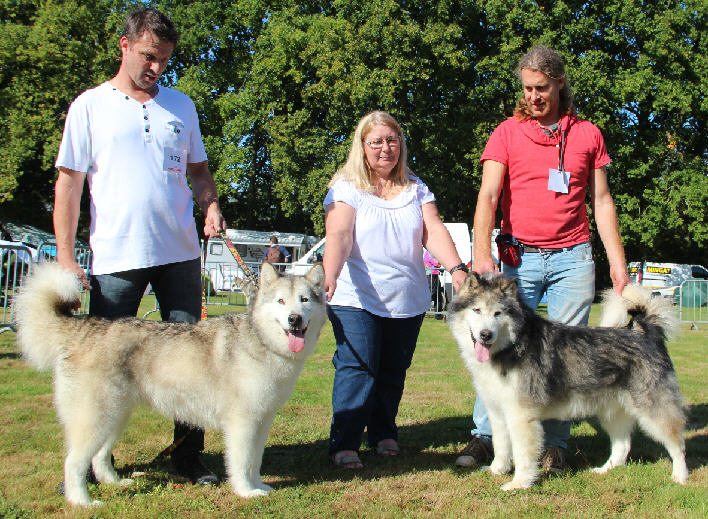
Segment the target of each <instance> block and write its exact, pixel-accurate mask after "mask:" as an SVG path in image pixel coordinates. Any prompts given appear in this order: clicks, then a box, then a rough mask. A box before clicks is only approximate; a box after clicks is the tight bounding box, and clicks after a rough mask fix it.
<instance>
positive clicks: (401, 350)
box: [327, 306, 424, 454]
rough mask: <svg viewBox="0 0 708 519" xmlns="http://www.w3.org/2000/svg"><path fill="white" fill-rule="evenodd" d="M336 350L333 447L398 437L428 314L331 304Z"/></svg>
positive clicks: (355, 448) (352, 446)
mask: <svg viewBox="0 0 708 519" xmlns="http://www.w3.org/2000/svg"><path fill="white" fill-rule="evenodd" d="M327 312H328V314H329V319H330V321H331V322H332V329H333V330H334V337H335V340H336V342H337V351H336V352H335V353H334V357H333V358H332V364H334V367H335V370H336V371H335V374H334V385H333V388H332V412H333V416H332V426H331V429H330V443H329V452H330V454H333V453H335V452H338V451H341V450H353V451H359V447H360V445H361V438H362V435H363V433H364V428H366V430H367V436H368V438H367V439H368V444H369V446H375V445H376V444H377V443H378V442H379V441H381V440H384V439H387V438H392V439H394V440H398V429H397V427H396V415H397V414H398V405H399V403H400V402H401V396H402V395H403V385H404V382H405V379H406V370H407V369H408V367H409V366H410V365H411V360H412V358H413V352H414V351H415V345H416V341H417V340H418V332H419V331H420V326H421V324H422V323H423V316H424V314H421V315H417V316H415V317H409V318H403V319H393V318H388V317H380V316H377V315H374V314H371V313H369V312H367V311H366V310H361V309H359V308H352V307H348V306H329V307H328V309H327Z"/></svg>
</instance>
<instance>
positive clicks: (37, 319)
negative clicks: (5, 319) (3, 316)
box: [13, 263, 81, 370]
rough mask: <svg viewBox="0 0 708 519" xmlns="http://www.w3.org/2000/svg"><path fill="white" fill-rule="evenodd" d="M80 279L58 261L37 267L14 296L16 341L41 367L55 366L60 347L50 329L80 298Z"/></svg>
mask: <svg viewBox="0 0 708 519" xmlns="http://www.w3.org/2000/svg"><path fill="white" fill-rule="evenodd" d="M80 293H81V283H80V281H79V278H78V277H77V276H76V275H74V274H72V273H70V272H68V271H66V270H64V269H63V268H62V267H60V266H59V265H58V264H57V263H42V264H40V265H37V266H35V268H34V269H33V271H32V274H31V275H30V276H29V277H28V278H27V279H26V281H25V283H24V284H23V285H22V288H21V289H20V292H19V293H18V294H17V295H16V296H15V298H14V303H13V304H14V313H15V320H16V322H17V342H18V344H19V345H20V349H21V350H22V354H23V355H24V357H25V359H26V360H27V361H28V362H29V363H30V364H31V365H32V366H33V367H35V368H36V369H38V370H49V369H51V368H53V366H54V362H55V360H56V359H57V357H59V355H60V354H61V349H60V346H59V345H58V343H57V342H55V341H50V340H48V334H47V331H48V330H49V329H50V328H51V327H52V325H53V324H54V323H56V322H57V320H58V319H62V318H64V316H66V315H69V314H70V312H71V308H72V307H73V305H74V302H75V301H77V300H78V299H79V295H80Z"/></svg>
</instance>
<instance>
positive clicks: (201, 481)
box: [172, 454, 219, 485]
mask: <svg viewBox="0 0 708 519" xmlns="http://www.w3.org/2000/svg"><path fill="white" fill-rule="evenodd" d="M172 466H173V467H174V469H175V471H176V472H177V474H179V475H180V476H182V477H183V478H187V479H188V480H189V481H191V482H192V483H193V484H194V485H218V484H219V478H218V477H216V474H214V473H213V472H212V471H211V470H209V469H208V468H207V467H206V466H205V465H204V463H203V462H202V457H201V456H200V455H199V454H194V455H191V456H185V457H179V458H177V459H172Z"/></svg>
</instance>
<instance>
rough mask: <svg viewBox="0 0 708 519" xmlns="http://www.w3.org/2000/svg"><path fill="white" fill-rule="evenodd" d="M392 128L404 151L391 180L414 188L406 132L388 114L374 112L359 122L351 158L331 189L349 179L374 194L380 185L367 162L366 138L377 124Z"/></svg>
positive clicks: (399, 156)
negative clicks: (373, 178) (338, 182)
mask: <svg viewBox="0 0 708 519" xmlns="http://www.w3.org/2000/svg"><path fill="white" fill-rule="evenodd" d="M380 124H382V125H384V126H388V127H389V128H391V129H392V130H394V131H395V132H396V134H397V135H398V138H399V139H400V142H401V145H400V152H399V155H398V162H397V163H396V165H395V166H394V167H393V170H392V171H391V180H392V181H393V183H394V185H398V186H404V187H408V186H410V177H411V175H413V173H412V172H411V170H410V169H409V168H408V164H407V151H406V141H405V139H404V138H403V132H402V131H401V126H400V125H399V124H398V121H396V119H394V118H393V116H392V115H391V114H389V113H388V112H382V111H374V112H369V113H368V114H366V115H365V116H364V117H362V118H361V119H360V120H359V124H357V126H356V130H355V131H354V137H353V138H352V146H351V148H350V149H349V158H348V159H347V162H346V163H345V164H344V165H343V166H342V167H341V168H339V169H338V170H337V172H336V173H335V174H334V175H333V176H332V180H330V181H329V184H328V185H327V187H332V186H333V185H334V184H335V183H336V182H337V181H339V180H346V181H348V182H351V183H353V184H354V186H355V187H356V188H357V189H358V190H359V191H366V192H369V193H371V192H374V191H375V189H376V186H375V185H374V184H373V183H372V176H373V171H372V169H371V166H370V165H369V162H368V161H367V160H366V153H365V150H364V146H366V144H365V143H364V137H365V136H366V135H367V134H368V133H369V132H370V131H371V129H372V128H373V127H374V126H377V125H380Z"/></svg>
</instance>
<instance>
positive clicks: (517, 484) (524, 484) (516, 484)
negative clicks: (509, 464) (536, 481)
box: [501, 479, 533, 492]
mask: <svg viewBox="0 0 708 519" xmlns="http://www.w3.org/2000/svg"><path fill="white" fill-rule="evenodd" d="M532 485H533V482H528V481H517V480H514V479H512V480H511V481H509V482H508V483H504V484H503V485H502V486H501V489H502V490H503V491H504V492H509V491H510V490H519V489H523V488H530V487H531V486H532Z"/></svg>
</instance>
